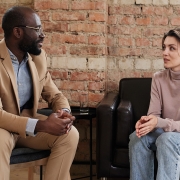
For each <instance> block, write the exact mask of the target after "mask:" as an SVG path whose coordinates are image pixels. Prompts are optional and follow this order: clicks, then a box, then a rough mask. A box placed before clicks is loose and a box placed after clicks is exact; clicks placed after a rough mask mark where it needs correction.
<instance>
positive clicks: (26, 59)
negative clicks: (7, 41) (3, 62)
mask: <svg viewBox="0 0 180 180" xmlns="http://www.w3.org/2000/svg"><path fill="white" fill-rule="evenodd" d="M8 51H9V55H10V57H11V60H12V61H18V59H17V57H16V56H15V55H14V54H13V53H12V52H11V51H10V50H9V49H8ZM23 61H24V62H25V63H26V62H27V61H28V53H26V54H25V55H24V58H23Z"/></svg>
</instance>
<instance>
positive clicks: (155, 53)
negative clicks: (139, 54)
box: [142, 47, 162, 58]
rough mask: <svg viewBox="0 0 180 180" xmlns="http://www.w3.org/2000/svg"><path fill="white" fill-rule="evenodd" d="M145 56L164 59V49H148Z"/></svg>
mask: <svg viewBox="0 0 180 180" xmlns="http://www.w3.org/2000/svg"><path fill="white" fill-rule="evenodd" d="M142 51H143V54H144V55H145V56H147V57H159V58H161V57H162V48H161V47H159V49H157V48H156V47H155V48H148V49H143V50H142Z"/></svg>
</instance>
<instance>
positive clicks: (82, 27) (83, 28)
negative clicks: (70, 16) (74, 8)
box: [70, 23, 106, 33]
mask: <svg viewBox="0 0 180 180" xmlns="http://www.w3.org/2000/svg"><path fill="white" fill-rule="evenodd" d="M105 28H106V27H105V25H104V24H96V23H94V24H93V23H90V24H87V23H75V24H70V31H76V32H95V33H104V32H105Z"/></svg>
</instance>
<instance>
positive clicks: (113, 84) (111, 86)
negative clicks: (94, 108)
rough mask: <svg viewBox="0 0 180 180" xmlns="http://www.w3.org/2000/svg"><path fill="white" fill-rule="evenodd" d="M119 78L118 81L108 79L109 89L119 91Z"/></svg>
mask: <svg viewBox="0 0 180 180" xmlns="http://www.w3.org/2000/svg"><path fill="white" fill-rule="evenodd" d="M119 80H120V79H118V81H117V80H116V81H107V84H108V85H107V90H108V91H118V89H119Z"/></svg>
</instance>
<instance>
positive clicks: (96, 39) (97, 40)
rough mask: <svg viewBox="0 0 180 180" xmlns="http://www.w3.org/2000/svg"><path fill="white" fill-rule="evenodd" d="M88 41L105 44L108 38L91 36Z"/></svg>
mask: <svg viewBox="0 0 180 180" xmlns="http://www.w3.org/2000/svg"><path fill="white" fill-rule="evenodd" d="M88 43H89V44H94V45H98V44H105V43H106V40H105V37H104V36H89V37H88Z"/></svg>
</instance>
